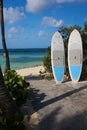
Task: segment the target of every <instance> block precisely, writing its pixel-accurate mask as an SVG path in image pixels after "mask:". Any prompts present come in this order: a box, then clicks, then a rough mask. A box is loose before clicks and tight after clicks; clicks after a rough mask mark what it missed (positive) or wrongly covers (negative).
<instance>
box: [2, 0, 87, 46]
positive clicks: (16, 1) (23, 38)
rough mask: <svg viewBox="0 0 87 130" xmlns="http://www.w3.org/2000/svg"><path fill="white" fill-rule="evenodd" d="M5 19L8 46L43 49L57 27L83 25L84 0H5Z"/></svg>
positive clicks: (86, 4) (85, 15)
mask: <svg viewBox="0 0 87 130" xmlns="http://www.w3.org/2000/svg"><path fill="white" fill-rule="evenodd" d="M4 19H5V36H6V43H7V47H8V48H46V47H48V46H49V45H50V44H51V38H52V35H53V33H54V32H55V31H57V30H58V28H59V27H61V26H67V27H68V26H73V25H79V26H81V27H83V25H84V22H85V21H87V0H4ZM0 48H2V44H1V35H0Z"/></svg>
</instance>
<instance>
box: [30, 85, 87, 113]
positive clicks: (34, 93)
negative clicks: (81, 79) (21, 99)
mask: <svg viewBox="0 0 87 130" xmlns="http://www.w3.org/2000/svg"><path fill="white" fill-rule="evenodd" d="M84 89H87V86H82V87H80V88H77V89H74V90H72V91H68V92H66V93H64V94H62V95H59V96H57V97H54V98H51V99H49V100H47V101H43V102H42V100H44V98H45V97H46V96H47V95H46V94H45V93H39V92H40V90H38V89H35V88H30V89H29V91H28V92H29V95H31V97H32V105H33V107H34V109H35V111H38V110H39V109H41V108H43V107H45V106H48V105H50V104H52V103H55V102H58V101H60V100H62V99H64V98H66V97H69V96H71V95H72V94H74V93H78V92H79V91H82V90H84Z"/></svg>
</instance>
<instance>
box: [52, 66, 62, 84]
mask: <svg viewBox="0 0 87 130" xmlns="http://www.w3.org/2000/svg"><path fill="white" fill-rule="evenodd" d="M54 72H55V76H56V79H57V81H59V82H61V81H62V79H63V76H64V66H54Z"/></svg>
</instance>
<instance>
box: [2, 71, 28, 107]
mask: <svg viewBox="0 0 87 130" xmlns="http://www.w3.org/2000/svg"><path fill="white" fill-rule="evenodd" d="M4 81H5V84H6V88H7V90H8V91H9V93H10V95H11V97H12V100H14V101H15V103H16V105H17V106H21V105H22V104H23V103H25V101H26V99H27V91H26V88H27V87H28V86H29V83H27V82H26V81H25V80H24V78H23V77H22V76H20V75H18V74H17V73H16V71H15V70H9V71H7V73H5V75H4Z"/></svg>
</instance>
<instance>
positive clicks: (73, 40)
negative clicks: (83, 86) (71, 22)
mask: <svg viewBox="0 0 87 130" xmlns="http://www.w3.org/2000/svg"><path fill="white" fill-rule="evenodd" d="M82 62H83V48H82V40H81V36H80V33H79V32H78V31H77V30H76V29H74V30H73V31H72V32H71V34H70V37H69V43H68V66H69V72H70V76H71V79H72V81H79V79H80V75H81V71H82Z"/></svg>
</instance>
